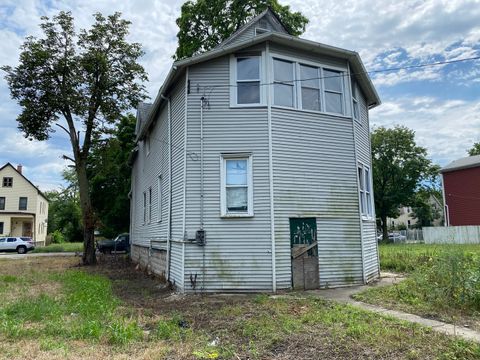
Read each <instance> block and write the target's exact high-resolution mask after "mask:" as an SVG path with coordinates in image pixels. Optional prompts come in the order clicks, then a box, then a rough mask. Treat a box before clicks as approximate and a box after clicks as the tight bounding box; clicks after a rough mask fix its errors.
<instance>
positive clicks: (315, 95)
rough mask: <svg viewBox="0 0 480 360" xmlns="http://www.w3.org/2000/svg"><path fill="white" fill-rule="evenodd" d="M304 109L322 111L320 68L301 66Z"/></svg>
mask: <svg viewBox="0 0 480 360" xmlns="http://www.w3.org/2000/svg"><path fill="white" fill-rule="evenodd" d="M300 80H301V87H302V89H301V92H302V109H305V110H316V111H320V110H321V108H320V104H321V102H320V77H319V68H317V67H313V66H307V65H300Z"/></svg>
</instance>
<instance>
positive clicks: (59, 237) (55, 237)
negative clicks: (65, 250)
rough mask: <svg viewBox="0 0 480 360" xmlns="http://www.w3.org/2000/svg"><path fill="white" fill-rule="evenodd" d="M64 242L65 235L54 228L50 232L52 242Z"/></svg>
mask: <svg viewBox="0 0 480 360" xmlns="http://www.w3.org/2000/svg"><path fill="white" fill-rule="evenodd" d="M64 242H65V236H63V234H62V233H61V232H60V230H55V231H54V232H53V233H52V242H51V243H52V244H63V243H64Z"/></svg>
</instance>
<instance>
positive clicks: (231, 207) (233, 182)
mask: <svg viewBox="0 0 480 360" xmlns="http://www.w3.org/2000/svg"><path fill="white" fill-rule="evenodd" d="M221 180H222V181H221V184H222V188H221V207H222V211H221V213H222V216H253V186H252V157H251V155H246V156H245V155H241V154H240V155H223V156H222V171H221Z"/></svg>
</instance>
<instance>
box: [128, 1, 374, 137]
mask: <svg viewBox="0 0 480 360" xmlns="http://www.w3.org/2000/svg"><path fill="white" fill-rule="evenodd" d="M267 10H268V9H267ZM269 11H270V12H271V13H273V14H275V13H274V12H273V11H271V10H269ZM266 14H269V12H268V11H265V12H264V15H263V16H265V15H266ZM252 21H258V17H257V18H254V19H252V20H251V21H250V22H249V23H247V24H246V25H245V26H249V25H251V23H252ZM282 26H283V25H282ZM266 41H269V42H273V43H277V44H280V45H285V46H288V47H290V48H292V49H298V50H303V51H308V52H310V53H314V54H318V55H323V56H330V57H336V58H341V59H345V60H347V61H348V62H349V63H350V66H351V73H352V75H353V76H355V78H356V80H357V82H358V84H359V85H360V87H361V89H362V91H363V93H364V94H365V97H366V101H367V105H368V106H369V107H371V108H373V107H375V106H378V105H380V103H381V101H380V97H379V96H378V93H377V91H376V90H375V87H374V86H373V83H372V81H371V79H370V77H369V76H368V73H367V71H366V69H365V66H364V65H363V62H362V60H361V59H360V55H359V54H358V53H357V52H356V51H351V50H346V49H342V48H338V47H335V46H330V45H326V44H322V43H318V42H315V41H311V40H305V39H300V38H298V37H296V36H292V35H289V34H285V33H281V32H276V31H271V32H267V33H264V34H261V35H258V36H255V37H254V38H251V39H247V40H245V41H238V42H235V43H233V44H225V42H223V43H222V44H220V46H218V47H216V48H214V49H212V50H210V51H207V52H205V53H202V54H199V55H196V56H192V57H190V58H187V59H182V60H178V61H175V62H174V63H173V65H172V67H171V69H170V71H169V73H168V74H167V77H166V79H165V82H164V83H163V85H162V87H161V88H160V90H159V91H158V94H157V97H156V99H155V102H154V103H153V105H152V107H150V108H149V109H150V111H149V114H148V117H147V118H146V119H145V122H144V123H143V124H142V126H141V127H140V128H139V131H137V140H139V139H142V138H143V137H144V136H145V133H146V131H147V129H148V127H149V126H150V124H151V123H152V121H153V118H154V116H155V114H156V112H157V111H158V109H159V108H160V106H161V105H162V104H163V102H164V101H165V99H164V96H166V94H167V92H168V90H169V89H170V87H171V86H172V84H174V83H175V79H176V78H177V77H178V76H179V74H181V72H182V70H183V69H185V68H186V67H188V66H191V65H195V64H198V63H202V62H205V61H208V60H212V59H215V58H218V57H220V56H224V55H227V54H230V53H232V52H235V51H238V50H240V49H243V48H247V47H250V46H254V45H257V44H260V43H263V42H266Z"/></svg>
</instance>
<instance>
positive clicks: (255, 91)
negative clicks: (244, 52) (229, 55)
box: [236, 56, 260, 104]
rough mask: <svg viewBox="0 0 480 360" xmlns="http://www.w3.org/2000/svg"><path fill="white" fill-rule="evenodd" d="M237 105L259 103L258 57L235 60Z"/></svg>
mask: <svg viewBox="0 0 480 360" xmlns="http://www.w3.org/2000/svg"><path fill="white" fill-rule="evenodd" d="M236 65H237V66H236V82H237V83H236V88H237V104H259V103H260V56H248V57H237V58H236Z"/></svg>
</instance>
